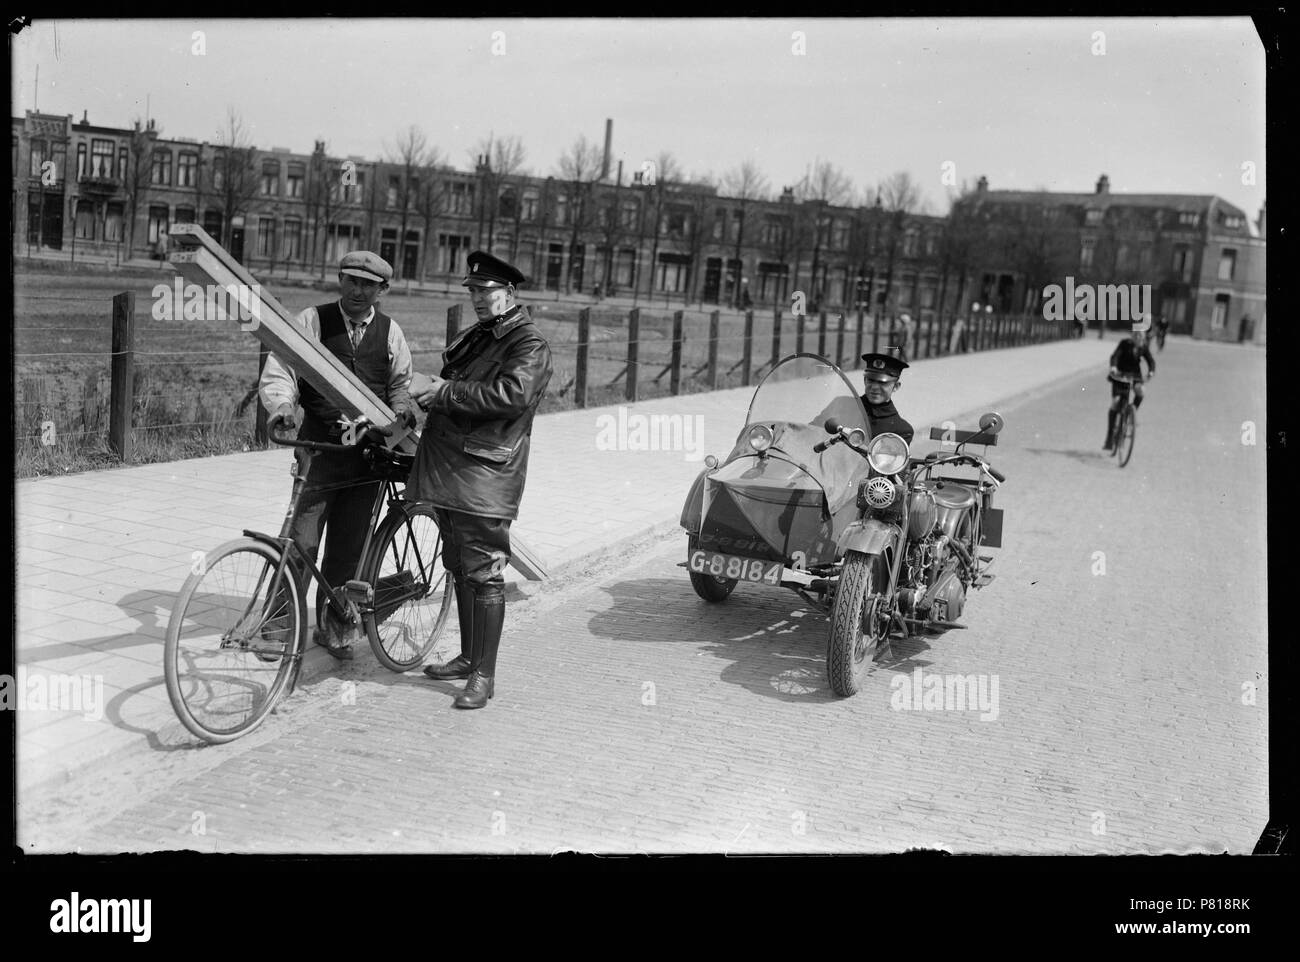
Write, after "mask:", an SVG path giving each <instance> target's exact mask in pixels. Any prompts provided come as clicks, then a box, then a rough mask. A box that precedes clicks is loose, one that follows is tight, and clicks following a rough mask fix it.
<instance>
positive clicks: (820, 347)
mask: <svg viewBox="0 0 1300 962" xmlns="http://www.w3.org/2000/svg"><path fill="white" fill-rule="evenodd" d="M817 353H818V354H820V355H821V356H822V357H825V356H826V312H825V311H818V312H817Z"/></svg>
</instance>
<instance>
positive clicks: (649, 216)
mask: <svg viewBox="0 0 1300 962" xmlns="http://www.w3.org/2000/svg"><path fill="white" fill-rule="evenodd" d="M653 174H654V182H653V183H648V182H646V178H645V177H644V176H643V175H642V174H641V173H637V174H636V175H635V183H636V184H638V185H639V186H640V189H642V190H644V191H646V192H647V200H646V204H645V208H644V211H643V215H642V218H641V238H642V239H644V237H645V232H646V230H647V229H648V230H649V231H650V232H651V236H652V238H653V241H652V246H651V251H650V267H649V270H646V271H644V273H645V275H646V289H645V292H646V297H650V296H651V295H652V294H653V292H654V275H655V267H656V265H657V264H658V263H659V238H660V236H661V235H662V233H663V224H662V220H663V208H664V203H665V201H666V200H667V198H668V195H669V193H670V192H671V191H672V189H673V188H674V186H675V185H676V184H677V182H678V181H679V180H680V178H681V173H680V168H679V167H678V165H677V159H676V158H675V157H674V156H673V155H672V154H671V153H670V152H669V151H666V150H661V151H660V152H659V155H658V156H657V157H656V158H655V160H654V164H653ZM637 246H638V248H639V247H643V246H644V244H638V245H637ZM639 288H640V283H639V278H638V279H637V282H636V283H634V284H633V291H634V293H635V291H636V290H637V289H639Z"/></svg>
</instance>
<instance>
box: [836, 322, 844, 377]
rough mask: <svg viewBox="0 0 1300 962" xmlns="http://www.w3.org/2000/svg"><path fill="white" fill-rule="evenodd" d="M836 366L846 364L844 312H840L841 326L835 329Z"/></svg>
mask: <svg viewBox="0 0 1300 962" xmlns="http://www.w3.org/2000/svg"><path fill="white" fill-rule="evenodd" d="M835 366H836V367H843V366H844V312H843V311H841V312H840V321H839V326H838V327H837V328H836V330H835Z"/></svg>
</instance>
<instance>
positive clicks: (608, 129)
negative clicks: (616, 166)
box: [600, 117, 614, 180]
mask: <svg viewBox="0 0 1300 962" xmlns="http://www.w3.org/2000/svg"><path fill="white" fill-rule="evenodd" d="M613 142H614V120H613V118H612V117H606V118H605V155H604V157H603V158H602V160H601V162H600V179H601V180H609V151H610V147H611V146H612V145H613Z"/></svg>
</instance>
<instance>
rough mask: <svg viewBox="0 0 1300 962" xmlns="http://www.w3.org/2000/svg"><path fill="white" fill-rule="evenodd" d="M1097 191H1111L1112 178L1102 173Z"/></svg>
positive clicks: (1103, 192)
mask: <svg viewBox="0 0 1300 962" xmlns="http://www.w3.org/2000/svg"><path fill="white" fill-rule="evenodd" d="M1097 193H1099V194H1109V193H1110V178H1109V177H1107V176H1106V175H1105V174H1102V175H1101V177H1100V178H1099V179H1098V180H1097Z"/></svg>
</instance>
